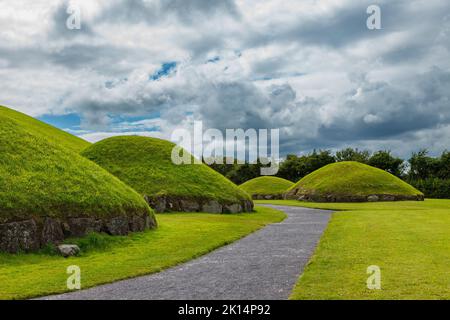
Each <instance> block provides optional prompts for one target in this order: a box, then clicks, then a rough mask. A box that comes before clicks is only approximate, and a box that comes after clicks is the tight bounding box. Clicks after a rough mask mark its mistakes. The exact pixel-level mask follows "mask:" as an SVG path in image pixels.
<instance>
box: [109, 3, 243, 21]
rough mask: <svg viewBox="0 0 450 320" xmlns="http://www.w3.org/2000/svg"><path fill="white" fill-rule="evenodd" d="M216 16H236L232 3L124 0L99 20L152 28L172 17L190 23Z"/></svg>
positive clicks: (234, 6)
mask: <svg viewBox="0 0 450 320" xmlns="http://www.w3.org/2000/svg"><path fill="white" fill-rule="evenodd" d="M217 14H224V15H230V16H234V17H238V15H239V13H238V10H237V8H236V5H235V3H234V1H233V0H221V1H211V0H150V1H144V0H124V1H119V2H116V3H114V4H113V5H112V6H111V7H109V8H108V9H107V10H105V11H104V12H103V14H102V15H101V18H100V20H103V21H105V20H106V21H115V22H120V23H141V22H143V23H147V24H150V25H155V24H158V23H160V22H162V21H165V20H166V19H167V18H169V17H171V16H174V17H175V18H177V19H178V21H180V22H183V23H186V24H192V23H196V22H201V20H202V19H210V18H211V17H210V16H211V15H217ZM199 20H200V21H199Z"/></svg>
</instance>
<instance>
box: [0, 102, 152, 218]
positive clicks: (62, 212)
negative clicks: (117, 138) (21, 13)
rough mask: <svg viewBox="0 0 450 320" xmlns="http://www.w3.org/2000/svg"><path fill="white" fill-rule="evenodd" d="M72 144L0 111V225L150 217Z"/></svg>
mask: <svg viewBox="0 0 450 320" xmlns="http://www.w3.org/2000/svg"><path fill="white" fill-rule="evenodd" d="M83 145H84V143H83V142H82V141H80V140H79V139H78V138H75V137H73V136H70V135H69V134H67V133H65V132H63V131H61V130H58V129H56V128H53V127H50V126H48V125H46V124H44V123H42V122H39V121H37V120H35V119H32V118H30V117H28V116H25V115H22V114H20V113H17V112H15V111H12V110H9V109H7V108H3V107H1V108H0V155H1V156H0V223H2V222H5V221H9V220H21V219H29V218H30V217H42V216H49V217H63V216H74V217H83V216H91V215H92V216H99V217H101V216H117V215H124V214H139V215H142V214H144V213H148V214H151V209H150V208H149V207H148V205H147V204H146V202H145V201H144V200H143V199H142V197H141V196H140V195H139V194H138V193H137V192H135V191H134V190H133V189H131V188H130V187H128V186H127V185H125V184H124V183H123V182H121V181H120V180H119V179H117V178H116V177H114V176H112V175H111V174H109V173H108V172H107V171H106V170H104V169H102V168H101V167H99V166H98V165H96V164H95V163H93V162H91V161H89V160H87V159H86V158H84V157H82V156H80V155H79V154H78V149H79V148H82V146H83Z"/></svg>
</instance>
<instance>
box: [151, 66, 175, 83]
mask: <svg viewBox="0 0 450 320" xmlns="http://www.w3.org/2000/svg"><path fill="white" fill-rule="evenodd" d="M176 67H177V63H176V62H166V63H163V64H162V66H161V69H159V70H157V71H156V72H155V73H154V74H152V75H151V76H150V78H149V79H150V80H153V81H155V80H158V79H160V78H162V77H165V76H167V75H168V74H170V73H171V72H172V71H173V70H174V69H175V68H176Z"/></svg>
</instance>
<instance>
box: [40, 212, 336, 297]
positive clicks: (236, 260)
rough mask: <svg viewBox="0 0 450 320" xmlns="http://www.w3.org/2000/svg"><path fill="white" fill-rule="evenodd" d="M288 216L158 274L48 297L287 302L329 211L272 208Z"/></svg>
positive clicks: (324, 224)
mask: <svg viewBox="0 0 450 320" xmlns="http://www.w3.org/2000/svg"><path fill="white" fill-rule="evenodd" d="M270 207H273V208H276V209H279V210H282V211H284V212H285V213H286V214H287V215H288V217H287V218H286V219H285V220H284V221H283V222H281V223H276V224H271V225H269V226H267V227H265V228H263V229H261V230H259V231H257V232H255V233H253V234H250V235H249V236H247V237H245V238H243V239H241V240H239V241H236V242H234V243H232V244H230V245H227V246H224V247H222V248H220V249H217V250H215V251H213V252H211V253H209V254H206V255H204V256H202V257H200V258H197V259H194V260H192V261H189V262H187V263H184V264H181V265H179V266H176V267H173V268H170V269H167V270H165V271H162V272H160V273H156V274H152V275H148V276H141V277H138V278H134V279H129V280H123V281H118V282H115V283H112V284H107V285H101V286H98V287H94V288H91V289H86V290H81V291H76V292H71V293H67V294H62V295H56V296H50V297H45V298H44V299H175V300H181V299H187V300H196V299H207V300H210V299H224V300H229V299H239V300H253V299H255V300H258V299H287V298H288V297H289V294H290V292H291V290H292V288H293V286H294V284H295V283H296V281H297V278H298V276H299V274H300V273H302V272H303V268H304V266H305V265H306V263H307V262H308V260H309V258H310V257H311V255H312V253H313V251H314V248H315V247H316V245H317V242H318V241H319V239H320V236H321V235H322V232H323V230H324V229H325V227H326V225H327V223H328V220H329V218H330V214H331V213H330V212H329V211H323V210H314V209H306V208H300V207H287V206H272V205H270Z"/></svg>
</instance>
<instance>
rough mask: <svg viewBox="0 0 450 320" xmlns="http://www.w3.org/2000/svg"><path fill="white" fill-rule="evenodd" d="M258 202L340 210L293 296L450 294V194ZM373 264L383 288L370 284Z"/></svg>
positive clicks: (435, 296)
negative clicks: (420, 198)
mask: <svg viewBox="0 0 450 320" xmlns="http://www.w3.org/2000/svg"><path fill="white" fill-rule="evenodd" d="M256 202H257V203H271V204H277V205H293V206H302V207H309V208H318V209H330V210H339V211H337V212H335V213H334V214H333V217H332V219H331V221H330V223H329V225H328V227H327V229H326V231H325V233H324V234H323V236H322V239H321V241H320V243H319V245H318V247H317V249H316V251H315V253H314V255H313V257H312V258H311V260H310V262H309V264H308V265H307V267H306V269H305V271H304V273H303V275H302V276H301V277H300V278H299V280H298V282H297V284H296V286H295V288H294V290H293V292H292V295H291V299H450V267H449V266H450V200H425V201H424V202H416V201H404V202H403V201H401V202H381V203H306V202H299V201H289V200H271V201H256ZM370 265H377V266H379V267H380V268H381V290H369V289H367V286H366V281H367V278H368V277H369V274H367V273H366V271H367V267H368V266H370Z"/></svg>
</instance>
